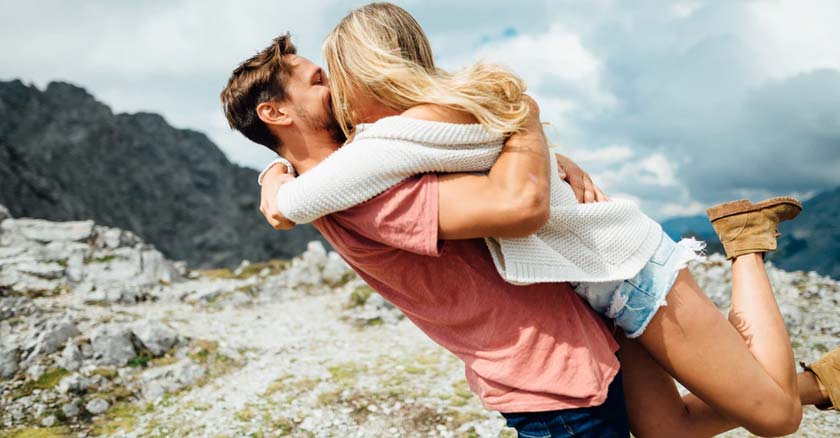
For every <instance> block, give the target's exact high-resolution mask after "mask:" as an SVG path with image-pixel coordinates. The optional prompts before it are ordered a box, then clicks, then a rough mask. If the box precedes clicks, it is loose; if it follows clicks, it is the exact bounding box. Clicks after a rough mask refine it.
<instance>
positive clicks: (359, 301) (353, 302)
mask: <svg viewBox="0 0 840 438" xmlns="http://www.w3.org/2000/svg"><path fill="white" fill-rule="evenodd" d="M374 292H375V291H374V290H373V288H371V287H370V286H368V285H366V284H363V285H361V286H359V287H357V288H355V289H353V292H350V299H349V300H348V301H347V304H346V305H345V308H347V309H352V308H354V307H361V306H364V305H365V303H367V300H368V298H370V296H371V294H373V293H374Z"/></svg>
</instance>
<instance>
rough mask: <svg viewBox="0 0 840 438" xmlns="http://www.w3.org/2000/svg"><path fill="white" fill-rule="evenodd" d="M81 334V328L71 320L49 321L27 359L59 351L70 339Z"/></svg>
mask: <svg viewBox="0 0 840 438" xmlns="http://www.w3.org/2000/svg"><path fill="white" fill-rule="evenodd" d="M79 334H80V332H79V329H78V328H76V325H75V324H73V323H72V322H71V321H69V320H61V321H49V322H47V327H46V328H45V329H44V331H43V332H41V334H40V335H38V338H37V340H36V341H35V348H34V349H33V350H32V352H31V353H30V354H29V356H28V357H27V361H29V360H32V359H35V358H38V357H41V356H44V355H47V354H52V353H54V352H56V351H58V349H59V348H61V346H62V345H64V343H65V342H66V341H67V340H68V339H70V338H72V337H73V336H77V335H79Z"/></svg>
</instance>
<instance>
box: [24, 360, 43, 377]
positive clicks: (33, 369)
mask: <svg viewBox="0 0 840 438" xmlns="http://www.w3.org/2000/svg"><path fill="white" fill-rule="evenodd" d="M45 371H46V370H45V369H44V367H43V366H41V365H38V364H35V365H31V366H30V367H29V368H27V369H26V376H27V377H29V379H30V380H38V378H39V377H41V376H42V375H43V374H44V372H45Z"/></svg>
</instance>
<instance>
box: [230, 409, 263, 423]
mask: <svg viewBox="0 0 840 438" xmlns="http://www.w3.org/2000/svg"><path fill="white" fill-rule="evenodd" d="M256 416H257V414H256V412H254V408H252V407H251V406H245V407H244V408H242V409H241V410H240V411H239V412H237V413H235V414H233V417H234V418H236V419H237V420H239V421H241V422H243V423H248V422H250V421H251V420H253V419H254V418H255V417H256Z"/></svg>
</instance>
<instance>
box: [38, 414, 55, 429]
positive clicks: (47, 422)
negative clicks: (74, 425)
mask: <svg viewBox="0 0 840 438" xmlns="http://www.w3.org/2000/svg"><path fill="white" fill-rule="evenodd" d="M57 422H58V419H57V418H56V417H55V415H48V416H46V417H44V418H43V419H42V420H41V426H44V427H53V426H55V423H57Z"/></svg>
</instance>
